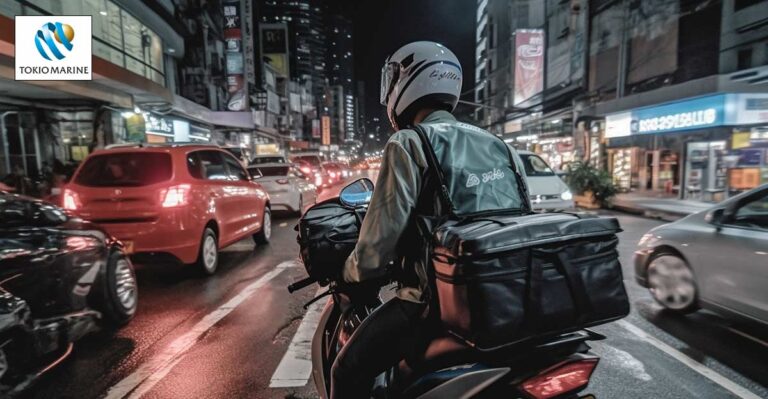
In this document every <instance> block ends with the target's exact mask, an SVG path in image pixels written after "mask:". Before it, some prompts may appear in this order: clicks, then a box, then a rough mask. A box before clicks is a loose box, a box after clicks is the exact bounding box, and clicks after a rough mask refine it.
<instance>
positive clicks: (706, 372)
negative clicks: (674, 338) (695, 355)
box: [616, 320, 760, 399]
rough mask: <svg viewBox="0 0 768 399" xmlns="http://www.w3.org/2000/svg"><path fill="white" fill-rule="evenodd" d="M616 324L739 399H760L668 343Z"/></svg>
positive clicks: (634, 328)
mask: <svg viewBox="0 0 768 399" xmlns="http://www.w3.org/2000/svg"><path fill="white" fill-rule="evenodd" d="M616 324H618V325H620V326H621V327H623V328H624V329H626V330H627V331H629V332H630V333H632V334H633V335H635V336H637V337H638V338H640V339H642V340H643V341H645V342H647V343H649V344H651V345H653V346H654V347H656V349H658V350H660V351H662V352H664V353H666V354H667V355H669V356H670V357H672V358H673V359H675V360H677V361H679V362H680V363H683V364H684V365H686V366H688V368H690V369H691V370H693V371H695V372H697V373H699V374H701V375H703V376H704V377H706V378H708V379H709V380H710V381H712V382H714V383H715V384H717V385H720V386H721V387H723V388H724V389H726V390H728V391H730V392H731V393H732V394H734V395H736V396H737V397H739V398H742V399H760V397H759V396H757V395H755V394H754V393H752V391H750V390H749V389H747V388H744V387H743V386H741V385H739V384H737V383H735V382H733V381H732V380H730V379H728V378H727V377H725V376H723V375H722V374H720V373H718V372H716V371H715V370H712V369H711V368H709V367H707V366H705V365H703V364H702V363H700V362H698V361H696V360H694V359H692V358H691V357H689V356H688V355H686V354H684V353H682V352H680V351H679V350H677V349H675V348H673V347H671V346H670V345H667V344H666V343H664V342H662V341H661V340H659V339H658V338H656V337H654V336H652V335H651V334H649V333H647V332H645V331H643V330H642V329H640V328H639V327H637V326H636V325H634V324H632V323H630V322H628V321H626V320H619V321H617V322H616Z"/></svg>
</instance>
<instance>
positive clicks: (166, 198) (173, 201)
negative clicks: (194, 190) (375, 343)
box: [161, 184, 190, 208]
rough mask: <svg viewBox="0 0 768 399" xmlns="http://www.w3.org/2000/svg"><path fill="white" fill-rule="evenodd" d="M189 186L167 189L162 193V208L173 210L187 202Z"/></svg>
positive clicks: (183, 185)
mask: <svg viewBox="0 0 768 399" xmlns="http://www.w3.org/2000/svg"><path fill="white" fill-rule="evenodd" d="M189 189H190V186H189V184H181V185H178V186H173V187H169V188H168V189H167V190H164V191H163V192H162V195H161V198H162V200H163V208H175V207H178V206H183V205H187V203H188V202H189Z"/></svg>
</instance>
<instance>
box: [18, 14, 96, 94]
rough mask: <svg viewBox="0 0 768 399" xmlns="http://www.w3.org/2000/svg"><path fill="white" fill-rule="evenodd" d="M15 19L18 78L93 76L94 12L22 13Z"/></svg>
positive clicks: (44, 78)
mask: <svg viewBox="0 0 768 399" xmlns="http://www.w3.org/2000/svg"><path fill="white" fill-rule="evenodd" d="M14 21H15V25H16V26H15V32H16V41H15V43H14V45H15V66H14V71H15V78H16V80H92V79H93V71H92V65H91V57H92V54H93V53H92V51H91V44H92V43H91V40H92V35H91V31H92V30H91V16H90V15H76V16H75V15H35V16H21V15H18V16H16V17H14ZM72 32H74V35H71V33H72ZM70 38H71V40H69V39H70Z"/></svg>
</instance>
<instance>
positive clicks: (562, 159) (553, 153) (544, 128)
mask: <svg viewBox="0 0 768 399" xmlns="http://www.w3.org/2000/svg"><path fill="white" fill-rule="evenodd" d="M505 141H507V142H508V143H510V144H512V145H513V146H514V147H515V148H517V149H520V150H527V151H531V152H534V153H536V154H538V155H539V156H541V158H542V159H544V160H545V161H546V162H547V163H548V164H549V166H550V167H552V168H554V169H558V170H562V169H564V167H565V166H566V165H567V164H569V163H571V162H573V161H574V160H575V159H576V151H575V147H574V140H573V131H572V130H571V119H570V118H565V119H550V120H546V121H543V122H542V121H532V122H524V123H523V124H522V129H521V130H520V133H519V134H518V135H515V136H514V137H513V138H511V139H505Z"/></svg>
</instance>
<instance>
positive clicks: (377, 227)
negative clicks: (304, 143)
mask: <svg viewBox="0 0 768 399" xmlns="http://www.w3.org/2000/svg"><path fill="white" fill-rule="evenodd" d="M461 83H462V70H461V65H460V64H459V60H458V59H457V58H456V56H455V55H454V54H453V52H451V51H450V50H449V49H448V48H446V47H445V46H443V45H441V44H438V43H434V42H427V41H419V42H414V43H410V44H407V45H405V46H403V47H401V48H400V49H399V50H397V51H396V52H395V53H394V54H392V55H391V56H390V57H389V58H388V59H387V61H386V62H385V64H384V67H383V68H382V73H381V93H380V102H381V104H382V105H385V106H386V107H387V115H388V116H389V120H390V123H391V124H392V127H393V128H394V129H395V131H396V133H395V134H394V135H392V136H391V137H390V139H389V141H388V142H387V144H386V146H385V147H384V155H383V159H382V163H381V169H380V171H379V175H378V180H377V182H376V189H375V190H374V193H373V196H372V199H371V202H370V204H369V207H368V210H367V213H366V217H365V219H364V221H363V224H362V227H361V231H360V238H359V241H358V243H357V246H356V247H355V249H354V251H353V252H352V254H351V255H350V256H349V258H348V259H347V261H346V264H345V266H344V270H343V274H344V280H345V281H346V282H347V283H349V284H348V286H347V287H343V288H346V289H347V290H348V292H350V293H354V292H361V291H365V290H368V291H369V295H370V291H372V289H371V288H370V284H369V285H368V286H366V284H365V282H370V281H372V280H373V281H375V280H376V279H380V278H382V277H384V276H386V275H388V274H389V273H390V272H391V270H389V268H388V265H389V264H390V262H399V264H398V265H397V271H398V272H399V273H397V274H396V279H397V281H398V283H399V289H398V290H397V295H396V297H395V298H394V299H392V300H390V301H388V302H387V303H385V304H384V305H382V306H381V307H379V308H378V309H377V310H376V311H374V312H373V313H372V314H371V315H370V316H369V317H367V318H366V319H365V320H364V321H363V322H362V324H361V325H360V326H359V327H358V328H357V330H356V331H355V332H354V334H353V335H352V337H351V338H350V339H349V341H348V342H347V343H346V345H345V346H344V347H343V349H342V350H341V352H340V353H339V355H338V357H337V359H336V361H335V363H334V365H333V368H332V372H331V374H332V383H331V397H332V398H353V399H357V398H365V397H369V396H370V391H371V388H372V386H373V383H374V380H375V378H376V376H378V375H379V374H381V373H382V372H384V371H385V370H387V369H388V368H390V367H392V366H393V365H395V364H397V363H398V362H399V361H400V360H402V359H404V358H407V357H410V355H411V354H412V353H414V351H417V350H418V348H420V345H422V344H423V342H426V338H427V337H429V336H430V335H431V334H432V331H433V330H434V329H433V328H431V327H433V326H435V325H436V322H435V321H434V320H436V318H435V317H434V315H435V314H436V313H437V312H430V311H429V309H430V308H431V306H429V305H428V304H429V303H430V296H429V295H428V294H425V293H428V292H429V278H428V275H427V268H426V267H425V266H424V265H423V263H424V262H419V261H418V259H419V257H418V255H419V251H420V249H421V248H416V247H419V246H420V245H416V243H418V242H419V241H418V240H415V239H414V237H416V236H415V235H414V234H415V226H414V218H415V216H416V213H417V212H427V213H429V214H433V215H440V214H442V212H443V210H441V209H440V208H441V206H440V204H439V201H437V200H435V198H437V190H436V189H435V187H430V186H429V184H427V182H428V181H430V179H429V178H428V177H427V173H426V172H427V169H428V168H427V165H428V164H427V161H426V157H425V154H424V150H423V148H422V144H421V140H420V137H419V135H418V134H417V133H416V132H415V130H413V129H410V127H413V126H415V125H416V124H419V126H421V127H422V128H423V130H424V132H425V133H426V135H427V137H428V139H429V142H430V143H431V145H432V147H433V148H434V151H435V153H436V155H437V158H438V160H439V162H440V165H441V169H443V171H444V174H445V179H446V183H447V186H448V188H449V191H450V195H451V198H452V202H453V205H454V208H455V210H456V211H457V213H463V212H466V213H470V212H477V211H480V210H487V209H501V208H512V207H521V206H522V203H523V202H522V200H521V198H520V192H521V191H520V187H518V183H517V180H516V179H515V176H514V172H511V171H510V169H509V166H510V162H511V155H510V153H509V150H508V149H507V148H506V145H505V144H504V143H503V142H501V141H500V139H499V138H498V137H495V136H493V135H492V134H490V133H488V132H487V131H485V130H482V129H480V128H477V127H475V126H472V125H469V124H465V123H461V122H458V121H457V120H456V118H455V117H454V116H453V115H452V114H451V112H453V110H454V109H455V108H456V104H457V103H458V100H459V96H460V93H461ZM504 171H507V173H506V176H505V173H504ZM432 184H434V183H432ZM426 190H431V191H432V194H433V196H432V198H428V199H427V200H424V199H423V198H421V194H422V192H426ZM523 190H524V188H523ZM425 196H426V195H425ZM419 208H421V209H419ZM421 214H424V213H421ZM361 283H362V284H361ZM350 296H351V297H352V299H353V301H354V297H355V295H350ZM358 296H359V295H358ZM437 310H439V309H437ZM428 314H429V315H430V316H431V317H427V315H428Z"/></svg>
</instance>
